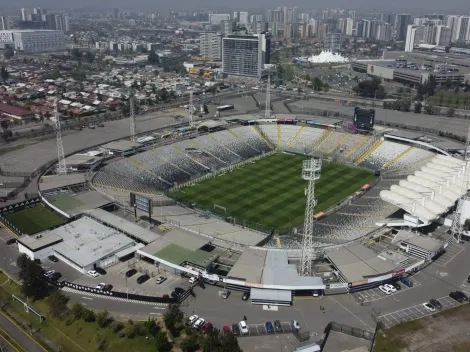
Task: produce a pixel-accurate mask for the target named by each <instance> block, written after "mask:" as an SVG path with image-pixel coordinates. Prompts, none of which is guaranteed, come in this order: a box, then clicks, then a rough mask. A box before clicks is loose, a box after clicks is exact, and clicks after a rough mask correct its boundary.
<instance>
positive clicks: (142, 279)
mask: <svg viewBox="0 0 470 352" xmlns="http://www.w3.org/2000/svg"><path fill="white" fill-rule="evenodd" d="M148 279H150V276H148V275H147V274H144V275H140V276H139V277H138V278H137V283H138V284H143V283H144V282H145V281H147V280H148Z"/></svg>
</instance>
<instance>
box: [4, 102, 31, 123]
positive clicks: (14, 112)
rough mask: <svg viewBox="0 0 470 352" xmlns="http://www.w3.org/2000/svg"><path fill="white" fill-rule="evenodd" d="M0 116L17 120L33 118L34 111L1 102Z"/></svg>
mask: <svg viewBox="0 0 470 352" xmlns="http://www.w3.org/2000/svg"><path fill="white" fill-rule="evenodd" d="M0 116H3V117H7V118H9V119H11V120H12V119H15V120H23V121H26V120H32V119H34V113H33V112H32V111H31V110H26V109H23V108H20V107H17V106H13V105H9V104H0Z"/></svg>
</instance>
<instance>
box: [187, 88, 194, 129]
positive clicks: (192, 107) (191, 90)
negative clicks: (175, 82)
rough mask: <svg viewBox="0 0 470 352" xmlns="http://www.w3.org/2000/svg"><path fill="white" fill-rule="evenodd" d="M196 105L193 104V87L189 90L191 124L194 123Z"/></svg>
mask: <svg viewBox="0 0 470 352" xmlns="http://www.w3.org/2000/svg"><path fill="white" fill-rule="evenodd" d="M193 110H194V105H193V89H192V88H191V89H190V91H189V104H188V112H189V116H188V119H189V126H192V125H193V114H194V111H193Z"/></svg>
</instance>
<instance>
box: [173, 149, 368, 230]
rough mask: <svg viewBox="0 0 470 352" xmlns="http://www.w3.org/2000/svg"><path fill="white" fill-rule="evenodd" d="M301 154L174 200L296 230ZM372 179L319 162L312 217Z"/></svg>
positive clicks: (262, 163)
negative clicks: (219, 207)
mask: <svg viewBox="0 0 470 352" xmlns="http://www.w3.org/2000/svg"><path fill="white" fill-rule="evenodd" d="M306 159H307V157H304V156H300V155H288V154H276V155H273V156H268V157H266V158H263V159H261V160H258V161H256V162H255V163H252V164H248V165H246V166H244V167H242V168H240V169H237V170H235V171H232V172H230V173H227V174H224V175H219V176H217V177H215V178H213V179H210V180H205V181H202V182H200V183H198V184H197V185H194V186H189V187H185V188H183V189H181V190H179V191H176V192H175V193H174V195H175V197H176V198H179V199H184V200H188V201H191V202H194V203H196V204H197V205H198V206H199V207H204V208H206V209H209V210H211V211H213V210H214V204H217V205H220V206H222V207H225V208H226V209H227V214H226V215H227V216H232V217H235V218H236V219H237V220H238V221H243V220H246V221H249V222H251V223H252V224H254V223H256V224H261V225H264V226H266V227H269V228H276V229H279V228H281V227H292V226H297V225H299V224H301V223H302V222H303V219H304V212H305V188H306V187H307V181H304V180H302V178H301V171H302V161H303V160H306ZM374 179H375V176H374V174H373V173H372V172H370V171H368V170H364V169H356V168H351V167H349V166H346V165H342V164H337V163H328V162H325V161H324V162H323V166H322V171H321V178H320V180H318V181H317V182H316V185H315V197H316V198H317V200H318V204H317V206H316V208H315V212H320V211H323V210H326V209H327V208H329V207H330V206H332V205H334V204H336V203H338V202H339V201H341V200H342V199H344V198H346V197H347V196H349V195H350V194H352V193H353V192H355V191H357V190H359V188H360V187H361V186H362V185H364V184H366V183H370V182H372V181H373V180H374Z"/></svg>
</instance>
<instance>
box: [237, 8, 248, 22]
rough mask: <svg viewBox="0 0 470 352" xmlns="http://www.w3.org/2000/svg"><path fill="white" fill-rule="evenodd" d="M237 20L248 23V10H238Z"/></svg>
mask: <svg viewBox="0 0 470 352" xmlns="http://www.w3.org/2000/svg"><path fill="white" fill-rule="evenodd" d="M238 22H239V23H240V24H247V23H248V12H241V11H240V12H239V13H238Z"/></svg>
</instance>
